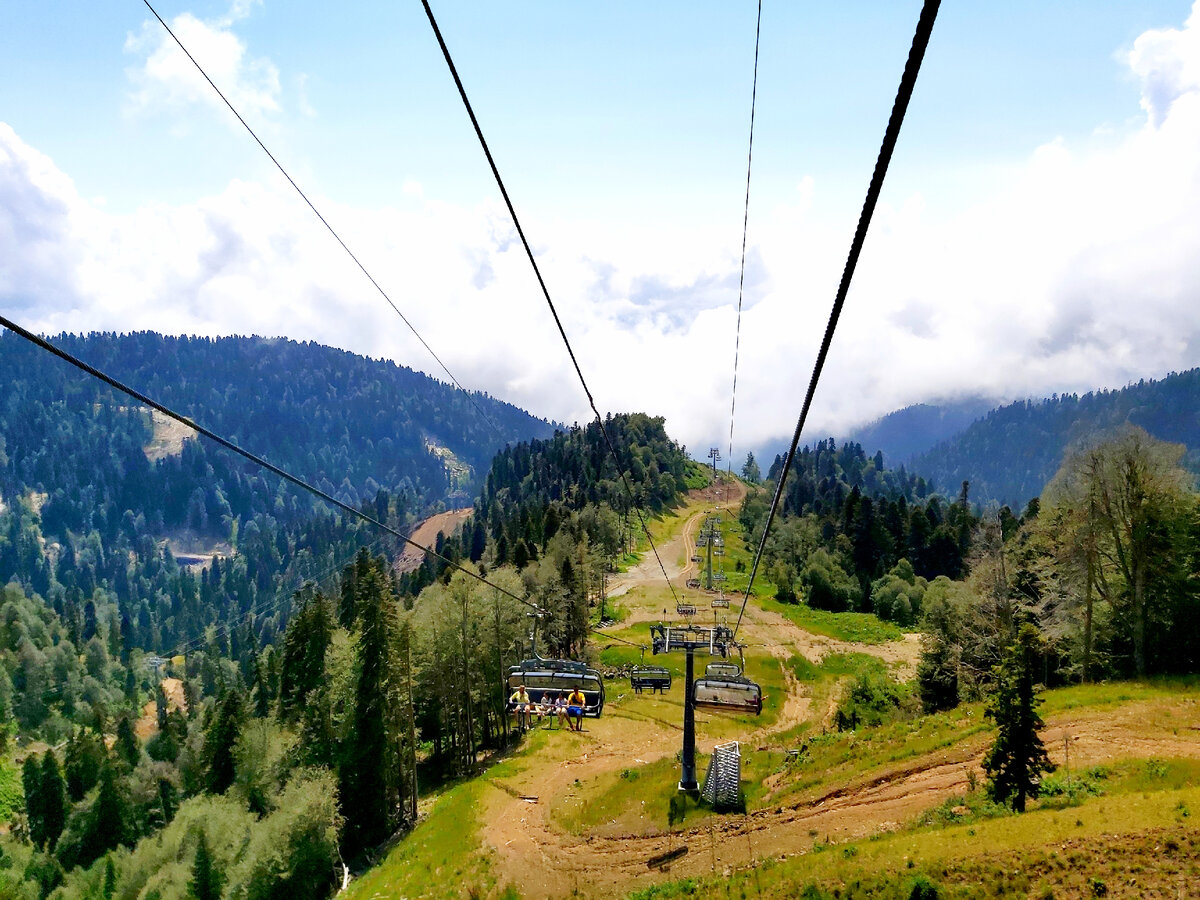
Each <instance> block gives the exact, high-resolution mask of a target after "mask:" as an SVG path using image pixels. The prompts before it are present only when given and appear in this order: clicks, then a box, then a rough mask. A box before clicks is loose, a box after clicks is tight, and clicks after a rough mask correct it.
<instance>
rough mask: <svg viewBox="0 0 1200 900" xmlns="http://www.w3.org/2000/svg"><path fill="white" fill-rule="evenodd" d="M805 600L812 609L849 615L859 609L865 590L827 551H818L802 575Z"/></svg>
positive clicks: (821, 549) (806, 565)
mask: <svg viewBox="0 0 1200 900" xmlns="http://www.w3.org/2000/svg"><path fill="white" fill-rule="evenodd" d="M800 583H801V584H802V585H803V586H804V599H805V601H806V602H807V603H808V605H809V606H811V607H812V608H813V609H823V610H827V611H829V612H847V611H849V610H852V609H854V608H856V607H857V605H858V599H859V597H860V596H861V593H862V589H861V587H860V586H859V584H858V582H857V581H856V580H855V579H854V576H853V575H851V574H850V573H849V572H847V571H846V570H845V568H843V567H842V565H841V563H840V562H839V561H838V560H837V559H836V558H835V557H834V555H833V554H831V553H830V552H829V551H828V550H826V549H825V548H824V547H819V548H818V549H817V550H815V551H814V552H813V553H812V555H811V556H809V558H808V561H807V562H806V563H805V565H804V568H803V569H802V570H801V572H800Z"/></svg>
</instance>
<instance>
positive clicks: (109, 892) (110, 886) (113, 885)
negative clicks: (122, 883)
mask: <svg viewBox="0 0 1200 900" xmlns="http://www.w3.org/2000/svg"><path fill="white" fill-rule="evenodd" d="M102 890H103V891H104V900H112V897H113V894H115V893H116V892H117V867H116V866H115V865H114V864H113V860H112V856H106V857H105V858H104V887H103V888H102Z"/></svg>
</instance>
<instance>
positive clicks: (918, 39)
mask: <svg viewBox="0 0 1200 900" xmlns="http://www.w3.org/2000/svg"><path fill="white" fill-rule="evenodd" d="M940 5H941V0H925V5H924V6H923V7H922V9H921V16H920V18H919V19H918V20H917V30H916V33H915V34H914V35H913V41H912V46H911V47H910V48H909V51H908V62H907V63H906V64H905V66H904V75H903V76H902V77H901V79H900V88H899V90H898V91H897V92H896V100H895V102H894V103H893V104H892V113H891V116H890V117H889V118H888V124H887V130H886V131H885V132H884V135H883V144H882V145H881V146H880V148H879V156H878V158H877V159H876V160H875V171H874V173H872V175H871V184H870V186H869V187H868V188H867V197H866V199H865V200H864V201H863V207H862V212H861V213H860V214H859V217H858V227H857V228H856V229H855V231H854V240H853V241H851V243H850V254H849V256H848V257H847V258H846V267H845V269H844V270H843V271H842V280H841V283H840V284H839V285H838V290H837V296H836V297H835V298H834V301H833V309H832V310H831V311H830V313H829V323H828V324H827V325H826V326H825V336H824V337H823V338H822V339H821V349H820V350H819V351H818V352H817V360H816V363H815V364H814V365H813V372H812V377H811V378H810V379H809V382H808V391H807V392H806V393H805V395H804V405H803V406H802V407H801V409H800V417H799V418H798V419H797V420H796V430H795V432H794V433H793V434H792V443H791V446H790V447H789V448H788V452H787V457H786V458H785V459H784V461H783V468H782V469H781V470H780V472H779V479H778V482H777V483H776V485H775V496H774V497H773V498H772V499H771V508H770V509H769V510H768V511H767V521H766V524H765V525H764V526H763V533H762V539H761V540H760V541H759V544H758V550H757V551H756V552H755V554H754V565H753V566H751V568H750V580H749V581H748V582H747V583H746V596H745V598H744V599H743V600H742V609H741V611H740V612H739V613H738V619H737V625H735V626H734V629H733V633H734V635H735V636H736V635H737V631H738V628H740V627H741V625H742V616H743V615H744V614H745V612H746V604H747V603H748V602H749V601H750V590H751V588H752V587H753V586H754V576H755V575H756V574H757V573H758V565H759V563H760V562H761V561H762V555H763V550H764V549H765V548H766V546H767V536H768V535H769V534H770V532H771V523H772V522H774V520H775V514H776V512H777V511H778V509H779V501H780V499H781V498H782V497H783V488H784V484H785V483H786V482H787V476H788V472H790V471H791V468H792V459H793V458H794V457H795V455H796V447H797V446H798V445H799V443H800V432H801V431H803V430H804V423H805V421H806V420H807V419H808V411H809V409H810V408H811V406H812V400H813V394H815V393H816V390H817V382H818V381H819V380H820V378H821V370H822V369H823V368H824V367H825V358H826V356H828V355H829V345H830V344H831V343H832V341H833V333H834V331H835V330H836V329H837V324H838V318H839V317H840V316H841V314H842V306H843V305H844V304H845V302H846V294H847V292H848V291H849V290H850V281H851V279H853V278H854V268H855V266H857V265H858V257H859V254H861V253H862V248H863V242H864V241H865V240H866V238H867V228H868V227H870V225H871V216H872V215H873V214H874V212H875V204H876V203H877V202H878V201H879V194H880V191H882V189H883V179H884V176H885V175H887V169H888V164H889V163H890V162H891V159H892V153H893V152H894V151H895V149H896V141H897V139H898V138H899V137H900V126H901V125H903V124H904V114H905V112H907V110H908V102H909V100H911V99H912V94H913V88H914V87H915V86H916V83H917V74H918V73H919V72H920V71H921V61H922V60H923V59H924V58H925V48H926V47H928V46H929V36H930V35H931V34H932V33H933V23H934V20H935V19H937V13H938V7H939V6H940Z"/></svg>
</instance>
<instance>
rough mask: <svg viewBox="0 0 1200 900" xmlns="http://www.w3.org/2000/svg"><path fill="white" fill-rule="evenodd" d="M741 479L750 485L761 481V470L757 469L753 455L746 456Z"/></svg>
mask: <svg viewBox="0 0 1200 900" xmlns="http://www.w3.org/2000/svg"><path fill="white" fill-rule="evenodd" d="M742 477H743V478H744V479H746V480H747V481H749V482H750V483H751V484H757V483H758V482H759V481H762V469H760V468H759V466H758V462H757V460H755V458H754V454H753V453H747V454H746V461H745V462H744V463H742Z"/></svg>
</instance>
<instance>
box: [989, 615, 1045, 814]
mask: <svg viewBox="0 0 1200 900" xmlns="http://www.w3.org/2000/svg"><path fill="white" fill-rule="evenodd" d="M1040 643H1041V636H1040V635H1039V634H1038V631H1037V629H1036V628H1035V627H1034V626H1033V625H1029V624H1026V625H1023V626H1022V627H1021V630H1020V632H1019V633H1018V635H1017V643H1015V644H1013V645H1012V646H1011V647H1009V648H1008V652H1007V653H1006V655H1005V658H1004V660H1003V661H1002V662H1001V663H1000V665H998V666H997V667H996V670H995V671H996V689H995V693H994V694H993V695H992V697H991V700H990V702H989V703H988V708H987V716H988V718H990V719H993V720H995V722H996V729H997V734H996V742H995V743H994V744H993V745H992V747H991V749H990V750H989V751H988V753H987V755H986V756H985V757H984V761H983V767H984V770H985V771H986V772H987V773H988V779H989V781H988V793H989V795H990V796H991V797H992V799H993V800H995V801H997V802H998V803H1009V804H1011V806H1012V808H1013V809H1014V810H1016V811H1017V812H1024V811H1025V801H1026V799H1027V798H1029V797H1037V796H1038V794H1039V793H1040V792H1041V776H1042V775H1043V774H1045V773H1048V772H1053V771H1054V764H1053V763H1051V762H1050V757H1049V756H1047V755H1046V748H1045V747H1044V746H1043V745H1042V739H1041V738H1040V737H1039V736H1038V731H1040V730H1041V729H1042V728H1043V727H1044V724H1045V723H1043V722H1042V717H1041V716H1040V715H1038V712H1037V708H1038V705H1039V704H1040V703H1041V701H1040V700H1039V699H1038V698H1037V696H1036V693H1035V691H1034V687H1033V670H1034V663H1035V660H1036V653H1037V651H1038V647H1039V645H1040Z"/></svg>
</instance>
